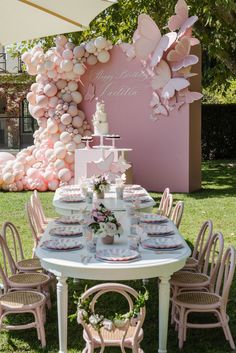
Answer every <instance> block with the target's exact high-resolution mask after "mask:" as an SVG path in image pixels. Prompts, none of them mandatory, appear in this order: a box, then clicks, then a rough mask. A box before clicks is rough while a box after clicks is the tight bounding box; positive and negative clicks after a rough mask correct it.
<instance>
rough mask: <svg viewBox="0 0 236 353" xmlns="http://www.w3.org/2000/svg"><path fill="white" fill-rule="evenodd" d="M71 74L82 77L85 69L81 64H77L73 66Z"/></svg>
mask: <svg viewBox="0 0 236 353" xmlns="http://www.w3.org/2000/svg"><path fill="white" fill-rule="evenodd" d="M73 72H74V73H75V74H76V75H80V76H81V75H83V74H84V73H85V68H84V66H83V65H82V64H80V63H77V64H75V65H74V66H73Z"/></svg>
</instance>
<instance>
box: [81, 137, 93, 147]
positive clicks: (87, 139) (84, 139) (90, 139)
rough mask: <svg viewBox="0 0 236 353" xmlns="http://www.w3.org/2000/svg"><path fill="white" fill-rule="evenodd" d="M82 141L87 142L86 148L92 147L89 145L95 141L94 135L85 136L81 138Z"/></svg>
mask: <svg viewBox="0 0 236 353" xmlns="http://www.w3.org/2000/svg"><path fill="white" fill-rule="evenodd" d="M81 141H82V142H86V147H85V149H86V150H89V149H91V147H90V146H89V143H90V142H92V141H93V138H92V136H83V137H82V138H81Z"/></svg>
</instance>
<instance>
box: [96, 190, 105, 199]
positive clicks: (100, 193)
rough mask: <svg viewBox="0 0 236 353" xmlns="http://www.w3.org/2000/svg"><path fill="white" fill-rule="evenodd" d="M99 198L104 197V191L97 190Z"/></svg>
mask: <svg viewBox="0 0 236 353" xmlns="http://www.w3.org/2000/svg"><path fill="white" fill-rule="evenodd" d="M96 196H97V199H104V191H100V192H97V191H96Z"/></svg>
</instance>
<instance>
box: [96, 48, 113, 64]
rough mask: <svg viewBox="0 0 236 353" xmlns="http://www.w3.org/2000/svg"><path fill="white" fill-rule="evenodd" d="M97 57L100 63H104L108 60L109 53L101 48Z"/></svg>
mask: <svg viewBox="0 0 236 353" xmlns="http://www.w3.org/2000/svg"><path fill="white" fill-rule="evenodd" d="M97 58H98V61H99V62H100V63H103V64H105V63H107V62H108V61H109V60H110V53H109V52H108V51H106V50H102V51H100V53H98V56H97Z"/></svg>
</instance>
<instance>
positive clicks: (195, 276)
mask: <svg viewBox="0 0 236 353" xmlns="http://www.w3.org/2000/svg"><path fill="white" fill-rule="evenodd" d="M223 249H224V239H223V235H222V234H221V233H220V232H218V233H215V234H214V235H212V236H211V238H210V241H209V243H208V246H207V249H206V252H205V253H204V254H203V256H202V258H201V259H200V260H199V270H200V272H190V271H178V272H176V273H174V274H173V275H172V276H171V280H170V284H171V289H172V310H171V322H172V323H173V319H174V312H175V305H174V298H175V297H176V296H177V295H178V294H179V293H180V292H182V291H191V290H205V291H211V290H212V288H213V287H214V285H215V280H216V275H217V271H218V269H219V266H220V261H221V258H222V254H223Z"/></svg>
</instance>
